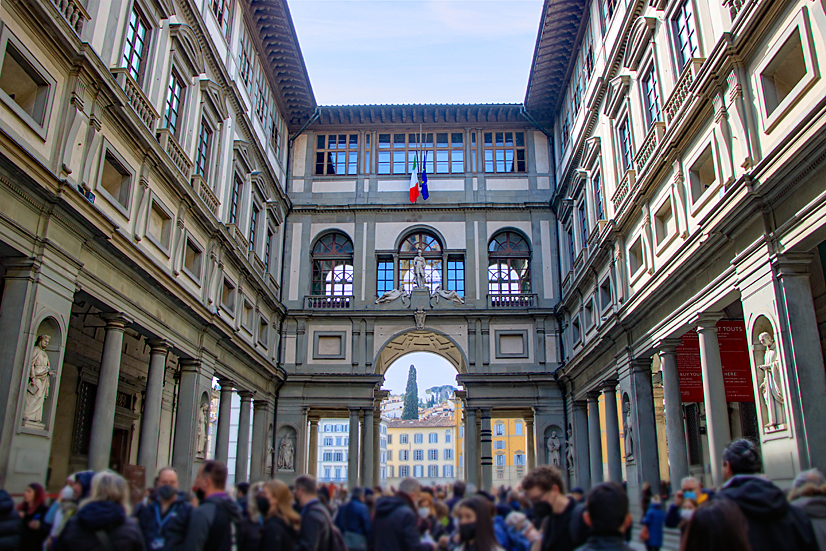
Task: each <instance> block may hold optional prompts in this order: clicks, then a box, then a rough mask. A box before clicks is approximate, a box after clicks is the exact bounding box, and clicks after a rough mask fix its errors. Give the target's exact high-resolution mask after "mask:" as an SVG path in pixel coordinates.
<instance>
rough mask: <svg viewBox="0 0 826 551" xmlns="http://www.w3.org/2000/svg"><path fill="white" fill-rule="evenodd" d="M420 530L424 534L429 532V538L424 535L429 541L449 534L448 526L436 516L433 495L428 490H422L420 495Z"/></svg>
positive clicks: (436, 540)
mask: <svg viewBox="0 0 826 551" xmlns="http://www.w3.org/2000/svg"><path fill="white" fill-rule="evenodd" d="M418 513H419V531H420V532H421V533H422V534H423V537H424V534H425V533H427V535H428V536H429V538H427V537H424V539H427V540H428V541H430V540H432V541H435V542H438V541H439V540H440V539H441V538H442V536H447V535H448V534H447V528H446V527H445V525H443V524H442V523H441V522H439V519H438V518H436V506H435V503H434V501H433V496H432V495H431V494H429V493H427V492H422V493H421V495H420V496H419V508H418Z"/></svg>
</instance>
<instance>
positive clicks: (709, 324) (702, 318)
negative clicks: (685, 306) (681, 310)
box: [691, 312, 723, 333]
mask: <svg viewBox="0 0 826 551" xmlns="http://www.w3.org/2000/svg"><path fill="white" fill-rule="evenodd" d="M721 319H723V313H722V312H698V313H697V315H695V316H694V318H693V319H692V320H691V325H693V326H695V327H696V328H697V331H698V332H706V331H707V332H710V331H714V332H715V333H716V332H717V322H718V321H720V320H721Z"/></svg>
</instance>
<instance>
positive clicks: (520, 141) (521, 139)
mask: <svg viewBox="0 0 826 551" xmlns="http://www.w3.org/2000/svg"><path fill="white" fill-rule="evenodd" d="M516 147H525V133H524V132H517V133H516Z"/></svg>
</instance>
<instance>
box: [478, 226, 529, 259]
mask: <svg viewBox="0 0 826 551" xmlns="http://www.w3.org/2000/svg"><path fill="white" fill-rule="evenodd" d="M508 232H510V233H515V234H517V235H519V236H520V237H522V239H524V240H525V243H527V244H528V252H529V253H531V254H532V253H533V240H532V239H531V237H530V236H529V235H528V234H526V233H525V231H524V230H521V229H519V228H517V227H515V226H502V227H501V228H496V231H494V232H493V233H491V234H490V237H489V238H488V242H487V246H486V247H487V250H488V252H489V251H490V243H491V241H493V240H494V239H495V238H496V236H497V235H501V234H503V233H508Z"/></svg>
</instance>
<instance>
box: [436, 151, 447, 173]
mask: <svg viewBox="0 0 826 551" xmlns="http://www.w3.org/2000/svg"><path fill="white" fill-rule="evenodd" d="M449 153H450V152H449V151H436V172H438V173H441V174H445V173H447V172H450V163H449V162H448V161H449Z"/></svg>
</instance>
